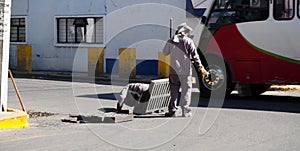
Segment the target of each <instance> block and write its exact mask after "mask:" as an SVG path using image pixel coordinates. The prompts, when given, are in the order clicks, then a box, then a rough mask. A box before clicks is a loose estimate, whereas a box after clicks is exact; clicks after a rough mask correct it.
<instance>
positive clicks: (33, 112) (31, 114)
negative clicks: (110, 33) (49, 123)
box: [27, 110, 57, 118]
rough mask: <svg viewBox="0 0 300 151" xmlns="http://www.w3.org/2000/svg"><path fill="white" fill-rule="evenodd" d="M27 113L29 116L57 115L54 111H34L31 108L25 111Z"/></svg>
mask: <svg viewBox="0 0 300 151" xmlns="http://www.w3.org/2000/svg"><path fill="white" fill-rule="evenodd" d="M27 114H28V115H29V118H38V117H48V116H53V115H57V114H56V113H50V112H35V111H32V110H29V111H27Z"/></svg>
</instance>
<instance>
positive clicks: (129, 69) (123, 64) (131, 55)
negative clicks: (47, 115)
mask: <svg viewBox="0 0 300 151" xmlns="http://www.w3.org/2000/svg"><path fill="white" fill-rule="evenodd" d="M135 75H136V49H135V48H120V49H119V76H120V77H123V78H128V77H129V78H135Z"/></svg>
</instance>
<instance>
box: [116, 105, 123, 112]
mask: <svg viewBox="0 0 300 151" xmlns="http://www.w3.org/2000/svg"><path fill="white" fill-rule="evenodd" d="M122 106H123V105H121V104H120V103H119V102H118V104H117V111H116V112H117V113H120V112H121V111H122Z"/></svg>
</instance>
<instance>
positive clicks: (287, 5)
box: [274, 0, 294, 20]
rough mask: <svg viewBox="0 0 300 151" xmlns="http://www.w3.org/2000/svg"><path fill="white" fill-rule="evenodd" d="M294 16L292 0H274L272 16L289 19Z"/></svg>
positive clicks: (278, 18) (277, 18)
mask: <svg viewBox="0 0 300 151" xmlns="http://www.w3.org/2000/svg"><path fill="white" fill-rule="evenodd" d="M293 17H294V0H275V1H274V18H275V19H276V20H289V19H292V18H293Z"/></svg>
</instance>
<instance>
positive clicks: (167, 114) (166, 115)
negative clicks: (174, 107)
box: [165, 111, 176, 117]
mask: <svg viewBox="0 0 300 151" xmlns="http://www.w3.org/2000/svg"><path fill="white" fill-rule="evenodd" d="M165 117H176V111H171V112H168V113H165Z"/></svg>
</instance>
